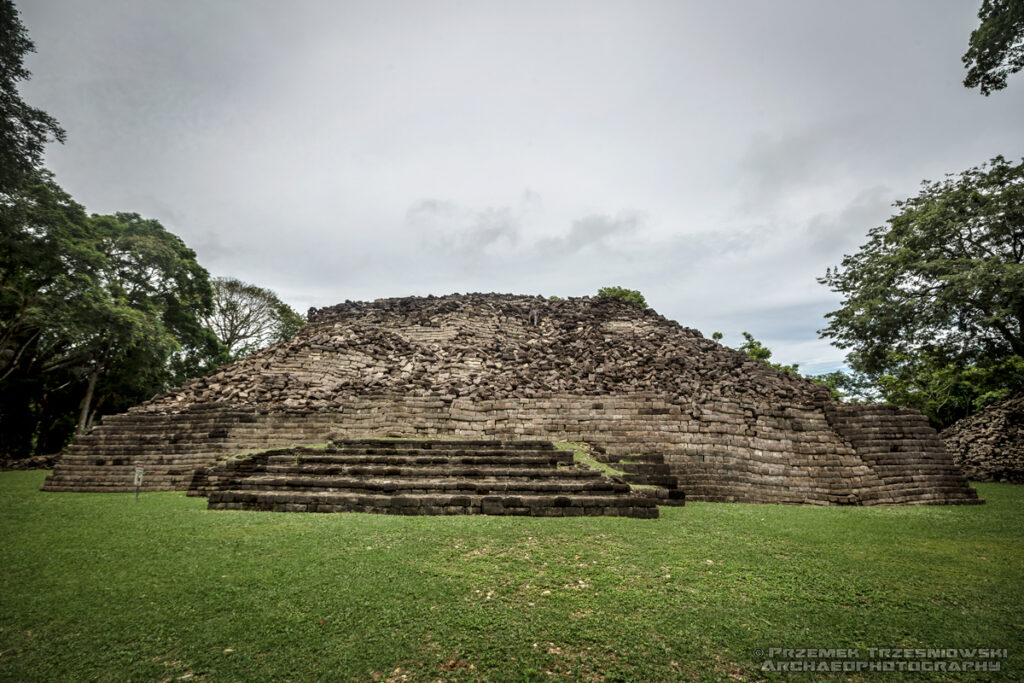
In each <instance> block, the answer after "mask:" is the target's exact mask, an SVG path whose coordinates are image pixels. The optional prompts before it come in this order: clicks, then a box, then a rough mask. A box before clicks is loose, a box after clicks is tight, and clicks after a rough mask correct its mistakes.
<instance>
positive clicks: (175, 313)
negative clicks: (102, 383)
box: [74, 213, 213, 432]
mask: <svg viewBox="0 0 1024 683" xmlns="http://www.w3.org/2000/svg"><path fill="white" fill-rule="evenodd" d="M90 224H91V226H92V229H93V230H94V234H95V237H96V238H97V239H98V240H99V242H100V249H101V250H102V252H103V255H104V257H105V258H104V261H103V263H102V265H101V268H100V270H99V284H100V287H99V289H98V291H96V292H95V293H94V296H95V299H94V305H93V308H92V320H91V324H90V325H88V326H85V327H83V328H81V329H80V335H79V337H78V339H77V340H76V344H75V348H74V352H75V353H76V354H77V355H78V356H79V357H80V358H83V361H84V362H83V366H84V367H85V369H86V370H85V371H86V376H87V377H88V385H87V389H86V393H85V397H84V398H83V399H82V409H81V414H80V417H79V421H78V430H79V432H82V431H84V430H85V429H86V428H87V427H88V426H89V425H90V424H91V423H92V418H93V415H94V414H95V407H94V406H93V405H92V404H93V400H94V396H95V389H96V385H97V382H98V381H99V380H100V377H101V376H103V375H105V374H107V373H109V371H110V370H112V369H113V368H115V367H119V366H120V367H122V368H125V369H126V370H128V372H127V374H128V375H129V376H131V377H134V378H136V380H137V381H142V382H144V383H145V384H148V385H151V386H152V385H159V384H160V379H159V378H163V377H166V371H167V363H168V361H169V359H170V358H171V356H172V355H173V354H175V353H178V352H180V351H182V349H183V348H186V347H198V348H203V347H206V346H208V345H209V340H208V338H207V335H208V333H207V332H206V331H205V329H204V326H203V324H202V316H203V315H204V314H206V313H207V312H208V311H210V310H211V309H212V307H213V293H212V290H211V287H210V281H209V275H208V273H207V272H206V270H205V269H204V268H203V267H202V266H200V265H199V264H198V263H197V262H196V258H195V257H196V255H195V252H194V251H192V250H191V249H189V248H188V247H187V246H186V245H185V243H184V242H182V241H181V239H180V238H178V237H177V236H176V235H173V234H171V233H169V232H167V231H166V230H165V229H164V227H163V226H162V225H160V223H159V222H157V221H156V220H153V219H145V218H142V217H141V216H139V215H138V214H135V213H117V214H114V215H111V216H100V215H95V214H94V215H93V216H92V217H91V218H90Z"/></svg>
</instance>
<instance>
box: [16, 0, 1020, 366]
mask: <svg viewBox="0 0 1024 683" xmlns="http://www.w3.org/2000/svg"><path fill="white" fill-rule="evenodd" d="M19 5H20V6H19V9H20V11H21V12H22V14H23V17H24V20H25V24H26V27H27V28H28V30H29V33H30V35H31V37H32V38H33V40H34V41H35V42H36V46H37V53H35V54H33V55H30V56H29V60H28V67H29V68H30V69H31V70H32V72H33V79H32V80H31V81H30V82H28V83H26V84H25V87H24V88H23V89H22V91H23V93H24V95H25V97H26V99H27V100H28V101H29V102H30V103H32V104H33V105H35V106H39V107H41V108H43V109H44V110H46V111H48V112H49V113H51V114H53V115H54V116H55V117H56V118H57V119H58V120H59V121H61V123H62V124H63V125H64V126H65V127H66V128H67V130H68V133H69V140H68V143H67V144H66V145H64V146H53V147H51V149H50V150H49V152H48V155H47V164H48V166H49V167H50V168H51V169H52V170H53V171H55V173H56V174H57V179H58V181H59V182H60V183H61V185H62V186H63V187H64V188H65V189H66V190H68V191H69V192H70V193H71V194H72V195H73V196H74V197H75V198H76V199H77V200H79V201H80V202H82V203H83V204H85V205H86V207H87V208H88V209H89V210H90V211H96V212H101V213H108V212H113V211H138V212H140V213H143V214H144V215H147V216H151V217H154V218H158V219H160V220H161V221H162V222H163V223H164V224H165V225H166V226H167V227H168V229H171V230H173V231H175V232H176V233H177V234H179V235H181V236H182V237H183V238H184V239H185V240H186V242H187V243H188V244H189V245H190V246H192V247H193V248H194V249H196V251H197V252H198V254H199V259H200V262H201V263H203V264H204V265H206V266H207V267H208V268H209V269H210V270H211V271H212V272H213V273H214V274H217V275H232V276H235V277H239V278H241V279H243V280H246V281H250V282H255V283H257V284H259V285H261V286H265V287H269V288H271V289H273V290H275V291H277V292H278V293H279V294H280V295H281V296H282V297H284V298H285V299H286V300H287V301H289V302H290V303H292V304H293V305H294V306H295V307H296V308H299V309H300V310H305V308H306V307H308V306H309V305H317V306H323V305H330V304H332V303H336V302H337V301H341V300H344V299H374V298H377V297H381V296H403V295H408V294H428V293H433V294H443V293H446V292H453V291H461V292H465V291H513V292H523V293H542V294H560V295H563V296H564V295H582V294H593V293H594V292H595V291H596V289H597V288H598V287H600V286H604V285H610V284H621V285H623V286H629V287H633V288H638V289H640V290H641V291H643V292H644V293H645V295H646V296H647V298H648V300H649V301H650V302H651V304H652V305H653V306H654V307H655V308H656V309H658V310H659V311H660V312H661V313H664V314H665V315H667V316H669V317H671V318H675V319H677V320H679V321H680V322H682V323H684V324H688V325H691V326H696V327H698V328H700V329H703V330H705V331H712V330H713V329H721V330H722V331H723V332H729V331H730V330H732V331H735V332H736V333H738V331H742V330H743V329H749V330H750V331H751V332H753V333H755V334H760V335H761V336H764V337H765V338H766V339H768V338H770V341H771V343H772V344H774V345H775V346H777V347H778V348H777V355H780V354H781V353H782V351H781V349H791V350H792V352H793V353H807V354H812V355H813V356H814V357H815V358H816V359H818V360H820V361H821V362H828V359H827V358H826V355H827V352H828V348H827V347H822V346H820V343H819V342H818V341H817V340H816V334H815V331H816V330H817V329H819V328H820V327H821V326H822V320H821V318H820V316H821V315H822V313H823V312H824V311H827V310H829V309H830V308H831V307H832V306H833V305H834V300H833V298H832V295H831V294H830V293H828V292H827V291H825V290H824V288H822V287H821V286H820V285H818V284H817V283H816V282H815V277H816V276H818V275H820V274H821V273H822V272H823V270H824V268H825V267H826V266H827V265H831V264H834V263H837V262H838V260H839V259H840V258H841V257H842V254H843V253H848V252H850V251H851V250H853V249H855V248H856V247H857V245H858V244H859V243H860V242H861V241H862V240H863V236H864V234H865V233H866V231H867V230H868V229H869V228H871V227H873V226H875V225H878V224H880V223H882V222H883V221H884V220H885V218H886V217H887V216H888V215H890V213H891V211H892V210H891V208H890V207H888V203H889V201H890V200H891V199H898V198H903V197H906V196H912V195H913V194H915V193H916V191H917V188H918V184H919V182H920V180H921V179H923V178H937V177H941V176H942V174H944V173H947V172H957V171H959V170H962V169H965V168H968V167H970V166H974V165H977V164H978V163H980V162H982V161H984V160H986V159H988V158H991V157H992V156H994V155H995V154H1004V155H1006V156H1009V157H1013V156H1019V155H1021V154H1022V153H1024V128H1022V127H1021V126H1020V112H1021V111H1024V76H1018V77H1016V78H1014V79H1013V80H1011V82H1010V86H1009V87H1008V88H1007V90H1005V91H1002V92H1000V93H997V94H996V95H994V96H992V97H990V98H983V97H980V96H978V95H977V93H974V92H971V91H967V90H966V89H965V88H963V87H962V85H961V84H960V80H961V78H962V75H963V68H962V65H961V64H960V62H959V55H960V54H961V52H962V51H963V49H964V48H965V45H966V39H967V36H968V35H969V34H970V31H971V30H972V29H973V28H974V27H975V26H976V23H977V19H976V17H975V12H976V4H975V5H973V6H972V3H965V2H962V0H902V1H901V2H898V3H893V2H891V1H886V0H864V1H863V2H858V3H823V2H807V1H806V0H778V1H777V2H773V3H742V7H740V9H739V11H737V10H738V6H739V4H738V3H729V2H723V3H681V2H673V1H671V0H653V1H651V2H644V3H635V4H632V5H628V6H627V5H625V4H616V3H597V4H595V3H593V2H584V1H583V0H566V1H564V2H559V3H555V4H552V3H541V2H536V1H534V0H523V1H521V2H515V3H510V2H504V1H502V0H480V2H473V3H464V2H459V1H457V0H452V1H449V0H438V1H437V2H430V3H408V2H394V1H392V0H381V1H379V2H364V1H362V0H358V1H353V2H340V3H339V2H328V1H327V0H297V1H296V2H290V3H280V2H270V1H269V0H253V1H252V2H246V3H230V2H218V3H198V2H192V3H189V2H185V3H182V2H170V1H169V0H159V1H153V2H145V3H140V2H135V1H134V0H90V1H89V2H88V3H83V2H81V0H47V1H46V2H28V1H27V0H22V1H21V2H20V3H19ZM527 187H528V188H530V190H527V191H526V192H523V193H522V194H520V193H521V191H522V188H527ZM541 196H543V202H542V201H541V199H540V198H541ZM633 207H635V208H633ZM775 320H777V321H785V324H784V325H782V324H781V323H780V324H779V325H778V326H777V327H771V326H770V324H769V323H770V322H771V321H775ZM755 327H756V328H758V329H754V328H755ZM761 329H763V330H765V331H764V332H761V331H760V330H761ZM773 348H775V347H773ZM787 353H788V352H787ZM841 357H842V353H841V352H839V351H837V350H832V359H833V361H834V362H838V360H839V359H841ZM823 359H824V360H823ZM784 360H785V361H786V362H806V359H803V358H800V357H795V356H793V357H790V356H785V357H784Z"/></svg>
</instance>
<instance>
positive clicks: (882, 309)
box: [819, 157, 1024, 426]
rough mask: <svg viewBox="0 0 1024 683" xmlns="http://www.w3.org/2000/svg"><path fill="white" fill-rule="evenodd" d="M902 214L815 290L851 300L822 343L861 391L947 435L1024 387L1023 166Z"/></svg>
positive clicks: (921, 197)
mask: <svg viewBox="0 0 1024 683" xmlns="http://www.w3.org/2000/svg"><path fill="white" fill-rule="evenodd" d="M895 206H896V207H897V208H898V209H899V212H898V213H897V214H896V215H894V216H893V217H892V218H890V219H889V221H888V223H887V225H883V226H880V227H877V228H874V229H873V230H871V231H870V232H869V235H868V241H867V243H866V244H864V245H863V246H862V247H861V248H860V250H859V251H858V252H857V253H856V254H853V255H850V256H845V257H844V258H843V261H842V264H841V265H840V266H839V267H837V268H835V269H832V268H830V269H828V270H827V271H826V273H825V276H824V277H823V278H820V279H819V282H821V283H822V284H825V285H827V286H829V287H830V288H831V289H832V290H833V291H835V292H838V293H840V294H842V295H843V297H844V298H843V301H842V304H841V306H840V308H839V309H838V310H835V311H832V312H830V313H828V314H827V315H826V319H827V320H828V326H827V327H826V328H825V329H823V330H821V331H820V332H819V333H820V334H821V336H822V337H825V338H829V339H831V340H832V343H833V344H835V345H836V346H838V347H839V348H843V349H848V350H849V353H848V355H847V364H848V365H849V366H850V368H851V369H852V370H853V371H854V372H855V373H859V374H861V375H863V378H864V379H863V382H862V383H863V384H867V385H869V386H872V387H874V388H875V389H876V390H877V391H878V392H879V394H880V395H881V397H882V398H884V399H885V400H889V401H891V402H894V403H899V404H901V405H913V406H915V407H919V408H921V409H922V410H923V411H924V412H925V414H926V415H928V416H929V417H930V418H931V419H932V420H933V422H935V423H936V424H937V425H940V426H941V425H942V424H943V423H946V422H947V421H948V420H951V419H953V418H954V417H955V416H956V415H960V416H962V413H963V412H964V411H969V410H973V409H976V408H977V407H978V406H979V405H980V403H983V402H985V401H987V400H989V399H991V398H992V397H994V396H998V395H1000V394H1004V393H1005V392H1006V391H1007V390H1008V389H1009V388H1010V387H1012V386H1014V385H1015V384H1018V383H1020V382H1021V379H1024V378H1022V376H1021V375H1020V374H1019V373H1018V370H1017V369H1018V368H1019V367H1020V364H1021V361H1022V359H1024V162H1022V163H1020V164H1017V165H1014V164H1011V163H1009V162H1007V161H1006V160H1005V159H1003V158H1002V157H996V158H994V159H992V161H991V162H989V163H988V164H986V165H983V166H981V167H977V168H972V169H970V170H968V171H965V172H963V173H961V174H959V175H958V176H949V177H947V178H946V179H945V180H942V181H938V182H925V183H924V184H923V186H922V190H921V192H920V193H919V194H918V195H917V196H916V197H913V198H910V199H908V200H906V201H902V202H897V203H896V205H895ZM950 406H959V407H958V408H957V409H955V410H950Z"/></svg>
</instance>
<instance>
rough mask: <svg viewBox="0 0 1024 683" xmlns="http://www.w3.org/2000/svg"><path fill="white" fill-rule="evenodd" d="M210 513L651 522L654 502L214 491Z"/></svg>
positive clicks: (629, 498) (625, 498) (630, 498)
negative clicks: (609, 518) (594, 518)
mask: <svg viewBox="0 0 1024 683" xmlns="http://www.w3.org/2000/svg"><path fill="white" fill-rule="evenodd" d="M209 501H210V502H209V509H211V510H266V511H274V512H370V513H381V514H399V515H465V514H484V515H524V516H530V517H584V516H618V517H637V518H644V519H653V518H656V517H657V516H658V507H657V505H656V504H655V502H654V501H653V500H651V499H648V498H641V497H639V496H549V495H474V494H466V495H442V494H435V495H419V496H403V495H391V496H385V495H371V494H353V493H337V492H296V491H232V490H225V491H213V492H211V493H210V497H209Z"/></svg>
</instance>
